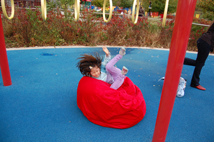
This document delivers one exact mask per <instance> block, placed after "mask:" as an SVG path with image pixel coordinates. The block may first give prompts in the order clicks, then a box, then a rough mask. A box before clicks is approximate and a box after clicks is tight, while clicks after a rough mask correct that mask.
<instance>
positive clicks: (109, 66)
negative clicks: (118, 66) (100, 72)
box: [106, 63, 112, 71]
mask: <svg viewBox="0 0 214 142" xmlns="http://www.w3.org/2000/svg"><path fill="white" fill-rule="evenodd" d="M111 68H112V67H111V64H109V63H107V65H106V70H107V71H110V70H111Z"/></svg>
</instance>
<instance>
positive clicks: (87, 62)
mask: <svg viewBox="0 0 214 142" xmlns="http://www.w3.org/2000/svg"><path fill="white" fill-rule="evenodd" d="M80 56H81V57H79V58H77V59H80V61H79V62H78V63H77V67H78V69H79V70H80V72H81V74H82V75H84V76H90V77H91V74H90V72H91V69H90V68H89V66H91V67H95V66H97V67H98V68H101V62H102V58H101V57H100V56H99V54H98V53H96V54H95V55H94V56H92V55H89V54H83V55H80Z"/></svg>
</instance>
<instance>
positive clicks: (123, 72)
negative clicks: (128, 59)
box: [121, 66, 128, 75]
mask: <svg viewBox="0 0 214 142" xmlns="http://www.w3.org/2000/svg"><path fill="white" fill-rule="evenodd" d="M127 72H128V69H127V68H126V67H125V66H123V68H122V71H121V74H122V75H126V74H127Z"/></svg>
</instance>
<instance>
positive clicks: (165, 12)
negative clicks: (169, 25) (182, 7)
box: [162, 0, 169, 27]
mask: <svg viewBox="0 0 214 142" xmlns="http://www.w3.org/2000/svg"><path fill="white" fill-rule="evenodd" d="M168 5H169V0H166V4H165V9H164V15H163V22H162V27H165V24H166V16H167V11H168Z"/></svg>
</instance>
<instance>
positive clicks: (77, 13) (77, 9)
mask: <svg viewBox="0 0 214 142" xmlns="http://www.w3.org/2000/svg"><path fill="white" fill-rule="evenodd" d="M74 11H75V21H77V20H79V17H80V0H75V6H74Z"/></svg>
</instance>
